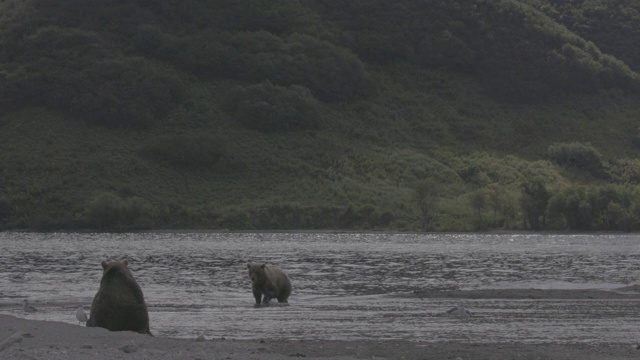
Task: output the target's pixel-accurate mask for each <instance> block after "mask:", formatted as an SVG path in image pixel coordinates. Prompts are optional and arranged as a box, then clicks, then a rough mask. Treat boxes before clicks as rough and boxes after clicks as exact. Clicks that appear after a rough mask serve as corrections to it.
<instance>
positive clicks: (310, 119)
mask: <svg viewBox="0 0 640 360" xmlns="http://www.w3.org/2000/svg"><path fill="white" fill-rule="evenodd" d="M318 107H319V105H318V104H317V101H316V100H315V99H314V98H313V96H312V95H311V93H310V92H309V89H307V88H305V87H303V86H297V85H291V86H289V87H283V86H277V85H273V84H272V83H271V82H269V81H267V82H264V83H261V84H256V85H250V86H247V87H236V88H234V89H233V90H232V91H231V92H230V93H229V94H228V96H227V98H226V101H225V105H224V108H225V110H226V111H227V112H228V113H230V114H231V115H233V116H234V117H235V118H236V119H237V120H238V121H239V122H240V123H241V124H243V125H244V126H246V127H248V128H251V129H255V130H259V131H263V132H272V131H288V130H303V129H313V128H317V127H318V121H319V116H318Z"/></svg>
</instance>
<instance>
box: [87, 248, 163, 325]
mask: <svg viewBox="0 0 640 360" xmlns="http://www.w3.org/2000/svg"><path fill="white" fill-rule="evenodd" d="M128 265H129V263H128V262H127V260H124V261H122V262H120V261H111V262H106V261H103V262H102V268H103V269H104V271H103V273H102V279H101V280H100V289H99V290H98V293H97V294H96V296H95V297H94V298H93V302H92V303H91V312H90V317H89V320H88V321H87V326H88V327H102V328H105V329H108V330H110V331H124V330H130V331H135V332H139V333H141V334H149V335H151V332H150V331H149V313H148V311H147V305H146V304H145V302H144V296H143V295H142V289H140V286H139V285H138V283H137V282H136V280H135V279H134V278H133V275H132V274H131V271H130V270H129V268H128V267H127V266H128Z"/></svg>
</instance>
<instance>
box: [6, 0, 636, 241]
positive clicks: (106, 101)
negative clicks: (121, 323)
mask: <svg viewBox="0 0 640 360" xmlns="http://www.w3.org/2000/svg"><path fill="white" fill-rule="evenodd" d="M639 22H640V3H637V2H635V1H631V0H627V1H624V0H621V1H608V0H581V1H580V0H578V1H570V2H565V1H555V0H519V1H518V0H473V1H469V0H446V1H444V0H442V1H439V0H433V1H409V0H398V1H388V0H353V1H344V2H336V1H327V0H269V1H266V0H245V1H228V0H208V1H202V0H182V1H169V0H157V1H146V0H131V1H128V2H119V1H98V0H82V1H80V0H61V1H55V2H52V1H45V0H5V1H3V2H0V80H1V81H0V229H34V230H63V229H64V230H84V229H91V230H101V231H125V230H148V229H247V230H248V229H354V230H360V229H366V230H409V231H478V230H490V229H506V230H529V229H533V230H571V231H600V230H606V231H635V230H638V229H640V188H639V187H638V184H639V183H640V159H639V157H638V154H639V153H640V125H639V124H638V121H637V119H638V115H640V101H639V100H640V52H639V51H640V50H638V47H637V46H635V45H636V44H638V43H640V30H639V29H640V27H638V23H639Z"/></svg>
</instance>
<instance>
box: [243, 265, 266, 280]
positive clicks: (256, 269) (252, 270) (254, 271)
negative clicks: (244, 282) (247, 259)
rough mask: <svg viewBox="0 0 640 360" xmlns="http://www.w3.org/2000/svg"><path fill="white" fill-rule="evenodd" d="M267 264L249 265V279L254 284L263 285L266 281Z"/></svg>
mask: <svg viewBox="0 0 640 360" xmlns="http://www.w3.org/2000/svg"><path fill="white" fill-rule="evenodd" d="M266 267H267V264H247V268H248V269H249V277H250V278H251V283H252V284H262V283H264V282H265V280H266V272H265V268H266Z"/></svg>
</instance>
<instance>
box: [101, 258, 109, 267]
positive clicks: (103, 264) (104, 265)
mask: <svg viewBox="0 0 640 360" xmlns="http://www.w3.org/2000/svg"><path fill="white" fill-rule="evenodd" d="M107 265H109V264H107V262H106V261H105V260H102V268H103V269H106V268H107Z"/></svg>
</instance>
